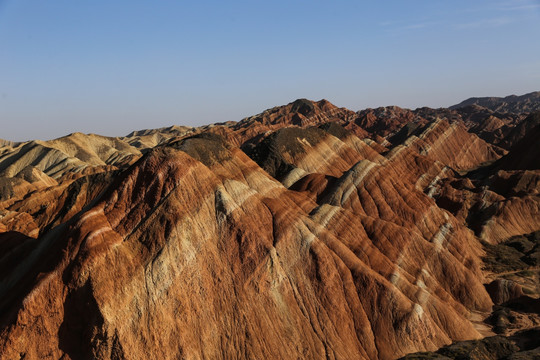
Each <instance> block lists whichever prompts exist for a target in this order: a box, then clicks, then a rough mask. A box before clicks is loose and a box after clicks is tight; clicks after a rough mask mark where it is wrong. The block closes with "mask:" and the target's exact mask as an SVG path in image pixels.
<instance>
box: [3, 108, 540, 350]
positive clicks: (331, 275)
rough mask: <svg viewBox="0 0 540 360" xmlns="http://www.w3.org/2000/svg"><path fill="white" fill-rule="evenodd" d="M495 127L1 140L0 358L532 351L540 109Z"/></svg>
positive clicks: (433, 125)
mask: <svg viewBox="0 0 540 360" xmlns="http://www.w3.org/2000/svg"><path fill="white" fill-rule="evenodd" d="M494 114H495V113H494V112H493V111H491V110H489V109H486V108H482V107H479V106H478V107H468V108H466V109H465V110H462V109H458V110H450V109H429V108H421V109H417V110H414V111H411V110H408V109H401V108H398V107H387V108H378V109H367V110H364V111H360V112H354V111H351V110H348V109H345V108H339V107H336V106H335V105H333V104H331V103H330V102H328V101H326V100H321V101H318V102H313V101H309V100H306V99H300V100H297V101H294V102H292V103H290V104H288V105H285V106H280V107H275V108H272V109H269V110H266V111H264V112H262V113H261V114H258V115H255V116H252V117H249V118H246V119H243V120H241V121H239V122H227V123H219V124H214V125H209V126H204V127H198V128H192V127H181V126H173V127H169V128H162V129H155V130H141V131H134V132H132V133H131V134H129V135H128V136H126V137H122V138H108V137H103V136H98V135H85V134H79V133H76V134H71V135H68V136H66V137H63V138H60V139H56V140H52V141H47V142H43V141H32V142H27V143H9V142H3V143H2V144H1V147H0V249H1V250H2V251H0V254H1V255H0V269H1V270H2V271H1V272H0V274H1V275H0V324H1V326H0V358H2V359H22V358H24V359H44V358H47V359H94V358H97V359H179V358H212V359H214V358H217V359H221V358H235V359H237V358H245V359H261V358H272V359H274V358H275V359H291V358H297V359H319V358H321V359H326V358H329V359H396V358H399V357H402V356H405V355H407V354H412V353H417V352H432V353H431V354H433V356H436V354H444V355H445V356H447V357H449V356H450V355H448V354H452V351H453V350H452V351H450V350H449V351H446V350H445V349H447V347H445V346H447V345H449V344H451V343H455V342H460V341H461V342H464V343H463V344H467V345H466V346H469V347H468V348H471V347H473V346H477V345H478V344H480V345H478V346H484V348H485V347H486V346H488V345H484V344H491V342H493V341H495V340H493V339H492V337H493V336H495V335H496V334H499V335H498V336H499V337H500V338H501V339H503V340H498V339H499V337H497V338H496V341H497V342H498V343H499V342H501V343H504V344H507V345H501V346H503V347H504V349H503V350H501V351H502V353H504V354H507V352H508V351H507V348H508V349H510V350H509V351H510V353H512V352H514V353H518V352H530V351H532V352H533V353H534V351H535V348H536V347H535V346H532V345H527V346H526V347H524V346H522V344H521V343H520V342H519V341H520V340H519V339H520V338H519V336H518V335H519V334H521V332H524V333H525V332H527V331H533V332H534V331H536V330H534V329H535V327H537V326H539V325H540V312H539V310H538V308H537V307H536V308H535V305H534V304H535V302H536V301H538V298H539V296H540V285H539V268H538V263H537V261H536V260H537V259H536V257H537V254H538V249H537V247H538V244H536V242H535V241H536V240H535V239H536V237H535V236H536V235H534V234H535V232H537V231H539V230H540V194H539V190H540V168H539V166H538V160H537V159H538V157H537V156H536V154H533V153H530V152H529V150H530V148H531V146H533V147H534V145H535V139H537V136H538V134H537V132H538V131H537V130H538V127H534V126H530V125H523V124H528V123H529V122H534V121H535V120H534V119H535V116H536V115H528V114H519V115H513V114H506V115H501V114H498V113H497V115H494ZM495 118H496V119H495ZM531 119H532V120H531ZM498 130H500V131H498ZM511 134H516V136H513V135H512V136H511ZM503 145H504V146H503ZM531 234H532V235H531ZM522 238H523V239H525V240H523V241H521V240H520V241H521V242H520V244H522V245H516V246H521V247H519V249H518V250H516V251H519V254H514V253H512V250H506V249H507V248H508V247H509V246H510V247H511V245H508V244H514V243H515V242H516V241H517V240H516V239H522ZM516 249H517V248H516ZM508 252H510V253H511V254H509V253H508ZM516 259H517V260H516ZM518 260H519V261H520V263H519V265H515V266H514V265H512V266H513V267H512V266H510V265H508V266H510V267H508V266H506V265H505V264H507V263H508V262H509V261H510V262H511V264H514V262H516V261H518ZM512 261H514V262H512ZM497 264H501V266H500V267H498V266H497ZM516 264H517V263H516ZM505 266H506V267H505ZM531 304H532V305H531ZM501 311H502V312H501ZM505 311H506V312H505ZM504 316H506V318H504ZM510 317H511V318H512V319H514V321H513V322H512V321H510V320H509V319H510ZM498 319H502V320H500V321H499V320H498ZM504 319H507V320H508V323H507V324H506V323H505V324H506V326H500V325H501V324H500V323H501V322H503V323H504V322H505V321H506V320H504ZM516 334H518V335H516ZM527 334H529V333H527ZM486 337H487V338H488V340H485V341H484V340H481V339H484V338H486ZM470 344H473V345H470ZM464 346H465V345H464ZM484 348H482V349H484ZM452 349H454V348H452ZM436 352H437V353H436ZM426 354H427V353H426ZM411 356H412V355H411ZM415 356H416V355H415ZM418 356H420V355H418ZM426 356H427V355H426ZM504 356H506V355H504Z"/></svg>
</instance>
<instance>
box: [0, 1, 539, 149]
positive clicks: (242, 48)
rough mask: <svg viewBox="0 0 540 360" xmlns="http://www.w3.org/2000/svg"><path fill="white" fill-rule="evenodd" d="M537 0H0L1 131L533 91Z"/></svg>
mask: <svg viewBox="0 0 540 360" xmlns="http://www.w3.org/2000/svg"><path fill="white" fill-rule="evenodd" d="M539 35H540V0H500V1H499V0H489V1H488V0H467V1H464V0H455V1H447V0H445V1H442V0H407V1H405V0H392V1H374V0H373V1H358V0H357V1H340V0H336V1H328V0H326V1H318V0H309V1H308V0H287V1H282V0H272V1H270V0H264V1H263V0H246V1H234V0H231V1H204V0H201V1H180V0H177V1H173V0H159V1H150V0H146V1H140V0H130V1H127V0H112V1H111V0H107V1H105V0H92V1H88V0H79V1H73V0H0V125H1V126H0V129H1V130H0V138H3V139H9V140H16V141H21V140H28V139H35V138H37V139H50V138H54V137H59V136H62V135H65V134H68V133H71V132H75V131H80V132H86V133H88V132H93V133H99V134H103V135H111V136H119V135H125V134H127V133H129V132H131V131H132V130H136V129H146V128H156V127H162V126H169V125H172V124H177V125H202V124H207V123H212V122H221V121H228V120H240V119H242V118H243V117H245V116H249V115H253V114H256V113H259V112H261V111H262V110H264V109H266V108H269V107H273V106H276V105H282V104H287V103H289V102H291V101H293V100H295V99H297V98H302V97H305V98H308V99H313V100H320V99H322V98H325V99H328V100H329V101H331V102H332V103H334V104H336V105H338V106H345V107H348V108H350V109H352V110H360V109H363V108H366V107H377V106H384V105H398V106H402V107H408V108H416V107H419V106H431V107H440V106H449V105H453V104H455V103H457V102H460V101H461V100H464V99H465V98H468V97H471V96H505V95H510V94H518V95H519V94H524V93H527V92H531V91H537V90H540V40H539V39H540V36H539Z"/></svg>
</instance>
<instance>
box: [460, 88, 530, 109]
mask: <svg viewBox="0 0 540 360" xmlns="http://www.w3.org/2000/svg"><path fill="white" fill-rule="evenodd" d="M469 105H479V106H482V107H485V108H488V109H490V110H492V111H496V112H500V113H512V114H522V113H526V112H532V111H538V110H540V91H535V92H531V93H528V94H525V95H521V96H517V95H510V96H506V97H472V98H469V99H467V100H464V101H462V102H460V103H459V104H457V105H453V106H450V109H452V110H455V109H459V108H463V107H466V106H469Z"/></svg>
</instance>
